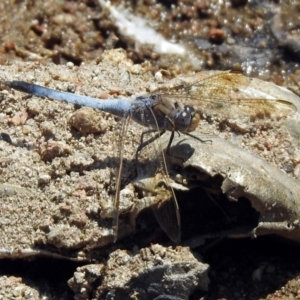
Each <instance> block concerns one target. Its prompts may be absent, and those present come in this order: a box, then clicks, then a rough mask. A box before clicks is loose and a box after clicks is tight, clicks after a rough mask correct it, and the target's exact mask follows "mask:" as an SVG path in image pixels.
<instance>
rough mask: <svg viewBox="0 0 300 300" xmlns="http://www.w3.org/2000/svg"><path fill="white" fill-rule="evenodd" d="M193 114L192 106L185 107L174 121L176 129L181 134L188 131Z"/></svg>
mask: <svg viewBox="0 0 300 300" xmlns="http://www.w3.org/2000/svg"><path fill="white" fill-rule="evenodd" d="M194 114H195V110H194V108H193V107H192V106H189V105H187V106H185V107H184V109H183V110H182V111H181V112H180V113H179V114H178V116H177V118H176V120H175V125H176V129H177V130H178V131H181V132H185V131H188V130H189V127H190V125H191V122H192V118H193V115H194Z"/></svg>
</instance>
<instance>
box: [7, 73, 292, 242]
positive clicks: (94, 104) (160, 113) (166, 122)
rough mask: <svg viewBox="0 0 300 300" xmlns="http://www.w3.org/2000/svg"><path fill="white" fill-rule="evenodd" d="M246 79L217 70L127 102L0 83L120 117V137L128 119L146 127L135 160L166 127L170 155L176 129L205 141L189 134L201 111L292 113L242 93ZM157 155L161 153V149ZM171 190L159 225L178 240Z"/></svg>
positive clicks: (281, 104) (284, 104)
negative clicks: (170, 210)
mask: <svg viewBox="0 0 300 300" xmlns="http://www.w3.org/2000/svg"><path fill="white" fill-rule="evenodd" d="M251 80H252V78H250V77H247V76H244V75H243V74H242V73H241V72H236V71H225V72H224V71H223V72H218V73H216V74H214V75H208V76H205V77H203V78H199V79H195V80H192V81H190V82H184V81H178V82H177V83H176V84H175V85H173V86H170V87H160V88H158V89H157V90H156V91H155V92H154V93H152V94H149V95H146V96H139V97H136V98H135V99H134V100H133V101H128V100H125V99H109V100H100V99H97V98H92V97H88V96H83V95H78V94H72V93H68V92H62V91H57V90H53V89H50V88H46V87H43V86H39V85H36V84H33V83H27V82H24V81H15V80H13V81H5V82H3V83H4V84H5V85H7V86H8V87H10V88H13V89H15V90H19V91H21V92H25V93H28V94H31V95H35V96H38V97H45V98H50V99H53V100H59V101H65V102H69V103H73V104H76V105H82V106H88V107H91V108H95V109H99V110H101V111H104V112H108V113H110V114H113V115H115V116H118V117H121V118H123V120H124V122H123V125H122V129H121V134H120V137H125V136H126V132H127V128H128V124H129V121H130V120H133V121H135V122H136V123H138V124H140V125H142V126H144V127H146V128H147V130H146V131H145V132H143V133H142V136H141V143H140V144H139V146H138V148H137V151H136V160H138V155H139V152H140V151H141V150H142V149H143V148H144V147H145V146H147V145H149V144H150V143H152V142H154V141H155V140H157V139H158V138H159V137H160V136H162V135H163V134H164V133H165V132H167V131H169V132H171V135H170V139H169V142H168V145H167V148H166V153H167V154H168V155H172V154H171V151H170V149H171V145H172V141H173V138H174V134H175V133H176V132H177V133H178V134H180V133H183V134H185V135H188V136H191V137H192V138H195V139H197V140H199V141H200V142H206V141H207V140H206V141H204V140H201V139H200V138H198V137H196V136H195V135H193V134H191V132H194V131H195V130H196V128H197V127H198V124H199V122H200V115H201V112H203V111H204V112H208V113H211V114H213V115H219V116H222V117H223V118H225V117H228V118H230V117H235V118H236V117H237V116H238V117H239V116H240V115H245V116H253V115H262V114H263V115H265V116H270V115H274V116H279V115H280V116H288V115H291V114H293V113H294V112H295V111H296V107H295V106H294V105H293V104H292V103H290V102H288V101H286V100H282V99H276V97H275V98H274V97H269V98H268V95H267V94H264V93H260V92H259V91H256V95H257V97H253V93H250V94H249V95H247V93H246V91H247V90H249V89H248V87H249V86H250V84H251ZM251 89H253V88H251ZM252 92H253V91H252ZM149 132H153V133H155V134H154V135H153V136H152V137H151V138H150V139H148V140H147V141H145V142H144V135H145V134H147V133H149ZM123 143H124V139H123V140H121V141H120V145H119V159H120V165H119V170H118V174H117V175H118V176H117V183H116V194H115V198H114V217H113V235H114V241H116V240H117V234H118V222H119V202H120V198H119V197H120V196H119V191H120V186H121V174H122V167H123V151H122V149H123V147H122V146H123ZM160 155H162V156H163V155H164V154H163V152H162V151H161V153H160ZM162 161H163V169H164V172H165V174H167V175H168V170H167V166H166V161H165V159H164V157H163V159H162ZM171 191H172V197H171V198H172V201H173V206H172V207H173V208H174V210H175V212H173V213H171V214H170V215H171V216H173V217H171V219H170V218H166V221H167V222H171V223H172V224H169V225H167V226H165V228H163V229H164V230H165V231H166V233H167V235H168V236H169V237H170V239H171V240H173V241H174V242H178V241H179V240H180V213H179V207H178V203H177V200H176V196H175V193H174V191H173V189H172V188H171ZM156 216H157V215H156ZM174 216H175V217H174ZM174 219H175V220H174ZM159 223H160V222H159Z"/></svg>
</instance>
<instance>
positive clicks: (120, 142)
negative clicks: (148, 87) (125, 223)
mask: <svg viewBox="0 0 300 300" xmlns="http://www.w3.org/2000/svg"><path fill="white" fill-rule="evenodd" d="M129 121H130V116H129V115H128V116H127V117H126V118H125V119H124V120H123V122H122V127H121V130H120V133H119V139H118V157H119V169H118V173H117V182H116V192H115V198H114V207H113V208H114V215H113V236H114V243H115V242H116V241H117V239H118V229H119V207H120V190H121V181H122V171H123V157H124V151H123V149H124V141H125V140H126V135H127V132H128V130H127V129H128V124H129Z"/></svg>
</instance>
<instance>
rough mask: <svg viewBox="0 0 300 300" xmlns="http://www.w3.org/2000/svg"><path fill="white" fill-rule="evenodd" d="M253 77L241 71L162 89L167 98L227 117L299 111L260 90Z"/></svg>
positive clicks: (277, 115) (208, 112) (278, 115)
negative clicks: (253, 82) (253, 81)
mask: <svg viewBox="0 0 300 300" xmlns="http://www.w3.org/2000/svg"><path fill="white" fill-rule="evenodd" d="M252 80H253V79H252V78H250V77H246V76H244V75H243V74H241V73H237V72H231V71H228V72H220V73H217V74H215V75H211V76H207V77H204V78H200V79H199V80H195V81H193V82H189V83H179V84H178V85H175V86H173V87H172V88H170V89H159V90H158V91H157V93H161V94H162V97H163V98H164V99H167V100H169V101H171V102H178V103H180V104H183V105H191V106H193V107H194V108H195V109H196V110H197V111H200V112H202V113H206V114H208V115H219V116H222V117H227V118H237V117H238V116H241V115H244V116H250V117H251V116H271V115H272V116H275V117H282V116H287V115H291V114H293V113H295V112H296V107H295V106H294V105H293V104H292V103H290V102H288V101H286V100H282V99H276V97H274V96H273V97H272V96H271V95H270V94H269V93H268V92H263V91H260V90H259V88H256V87H255V85H253V84H252Z"/></svg>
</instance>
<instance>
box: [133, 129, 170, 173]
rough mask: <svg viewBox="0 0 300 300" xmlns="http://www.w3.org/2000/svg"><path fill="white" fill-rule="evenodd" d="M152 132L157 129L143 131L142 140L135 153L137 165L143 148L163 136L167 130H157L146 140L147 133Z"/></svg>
mask: <svg viewBox="0 0 300 300" xmlns="http://www.w3.org/2000/svg"><path fill="white" fill-rule="evenodd" d="M152 132H157V130H155V129H150V130H146V131H144V132H142V135H141V141H140V144H139V146H138V148H137V149H136V153H135V165H136V167H137V163H138V159H139V153H140V152H141V151H142V149H143V148H145V147H146V146H148V145H149V144H151V143H153V142H154V141H155V140H157V139H158V138H159V137H160V136H162V135H163V134H164V133H165V130H163V131H160V132H157V133H156V134H155V135H154V136H152V137H151V138H150V139H149V140H147V141H146V142H144V136H145V135H146V134H149V133H152ZM136 172H137V170H136Z"/></svg>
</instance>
